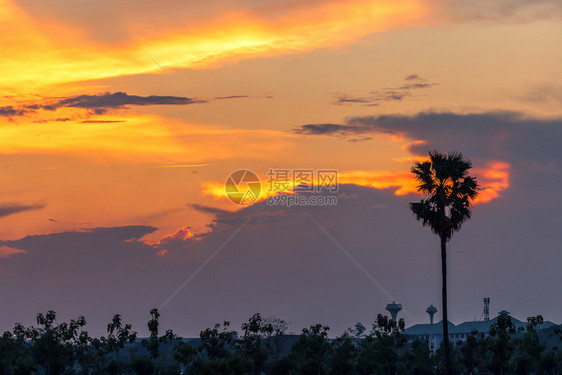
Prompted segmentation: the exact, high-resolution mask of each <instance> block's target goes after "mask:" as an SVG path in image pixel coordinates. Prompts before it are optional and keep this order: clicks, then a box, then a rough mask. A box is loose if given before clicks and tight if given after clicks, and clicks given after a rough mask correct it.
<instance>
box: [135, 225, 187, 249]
mask: <svg viewBox="0 0 562 375" xmlns="http://www.w3.org/2000/svg"><path fill="white" fill-rule="evenodd" d="M194 236H195V235H194V234H193V232H191V229H189V227H185V226H184V227H181V228H179V229H178V230H177V231H176V232H175V233H173V234H167V235H165V236H163V237H162V238H160V239H159V240H158V241H156V242H148V241H145V242H144V243H145V244H147V245H149V246H152V247H154V248H156V249H161V248H162V247H165V246H168V245H173V244H177V243H180V242H184V241H188V240H190V239H192V238H194ZM194 239H195V240H197V239H196V238H194ZM167 253H168V250H167V249H161V250H159V251H158V252H157V253H156V255H158V256H164V255H166V254H167Z"/></svg>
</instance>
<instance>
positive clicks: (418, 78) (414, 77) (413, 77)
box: [404, 74, 425, 81]
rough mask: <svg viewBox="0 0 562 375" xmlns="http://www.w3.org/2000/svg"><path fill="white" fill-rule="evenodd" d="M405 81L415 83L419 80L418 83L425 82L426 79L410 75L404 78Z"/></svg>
mask: <svg viewBox="0 0 562 375" xmlns="http://www.w3.org/2000/svg"><path fill="white" fill-rule="evenodd" d="M404 80H406V81H415V80H418V81H425V79H423V78H421V77H420V76H419V75H417V74H410V75H407V76H406V77H405V78H404Z"/></svg>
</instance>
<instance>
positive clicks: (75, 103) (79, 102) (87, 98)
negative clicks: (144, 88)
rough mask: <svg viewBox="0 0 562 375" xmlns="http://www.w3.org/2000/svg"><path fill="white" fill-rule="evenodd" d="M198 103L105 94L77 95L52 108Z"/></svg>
mask: <svg viewBox="0 0 562 375" xmlns="http://www.w3.org/2000/svg"><path fill="white" fill-rule="evenodd" d="M195 102H200V101H199V100H195V99H191V98H186V97H181V96H159V95H150V96H139V95H129V94H127V93H125V92H115V93H105V94H100V95H79V96H74V97H69V98H65V99H62V100H59V101H57V102H56V103H55V104H53V105H52V106H53V107H54V108H60V107H75V108H87V109H94V108H113V109H115V108H124V107H126V106H128V105H137V106H146V105H185V104H192V103H195Z"/></svg>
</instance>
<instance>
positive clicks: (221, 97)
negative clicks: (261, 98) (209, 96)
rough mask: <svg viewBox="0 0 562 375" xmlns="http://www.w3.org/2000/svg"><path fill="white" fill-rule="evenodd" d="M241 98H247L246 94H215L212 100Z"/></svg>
mask: <svg viewBox="0 0 562 375" xmlns="http://www.w3.org/2000/svg"><path fill="white" fill-rule="evenodd" d="M241 98H248V95H230V96H217V97H215V98H213V100H222V99H241Z"/></svg>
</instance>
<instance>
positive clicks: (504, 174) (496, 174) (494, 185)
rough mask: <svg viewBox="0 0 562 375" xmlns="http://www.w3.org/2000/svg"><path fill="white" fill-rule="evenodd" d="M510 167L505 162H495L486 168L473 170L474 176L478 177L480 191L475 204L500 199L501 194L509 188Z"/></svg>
mask: <svg viewBox="0 0 562 375" xmlns="http://www.w3.org/2000/svg"><path fill="white" fill-rule="evenodd" d="M509 169H510V165H509V164H508V163H505V162H500V161H495V162H492V163H490V164H489V165H488V166H487V167H486V168H475V169H474V174H475V175H476V176H478V181H479V184H480V187H481V190H480V191H479V192H478V197H477V198H476V201H475V203H486V202H489V201H491V200H492V199H495V198H499V197H501V194H500V193H501V192H502V191H504V190H507V188H509Z"/></svg>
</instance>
